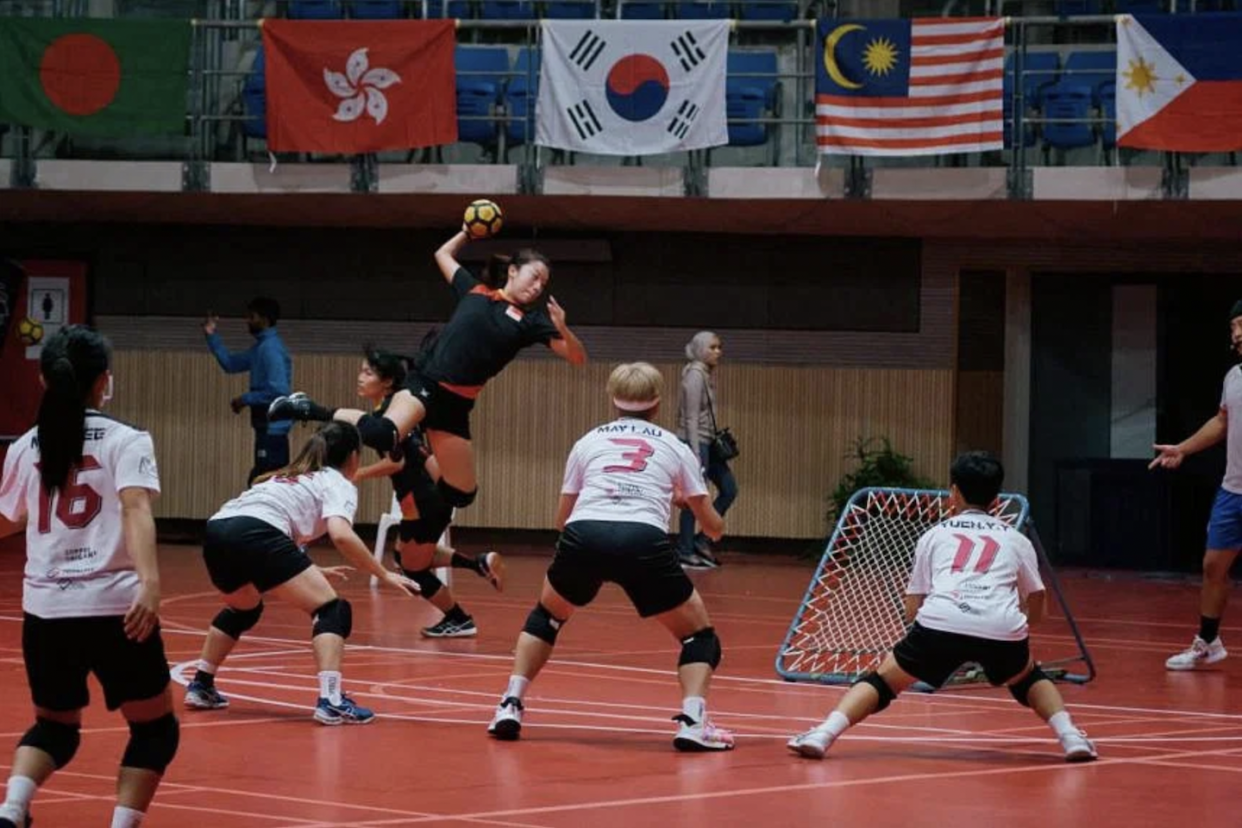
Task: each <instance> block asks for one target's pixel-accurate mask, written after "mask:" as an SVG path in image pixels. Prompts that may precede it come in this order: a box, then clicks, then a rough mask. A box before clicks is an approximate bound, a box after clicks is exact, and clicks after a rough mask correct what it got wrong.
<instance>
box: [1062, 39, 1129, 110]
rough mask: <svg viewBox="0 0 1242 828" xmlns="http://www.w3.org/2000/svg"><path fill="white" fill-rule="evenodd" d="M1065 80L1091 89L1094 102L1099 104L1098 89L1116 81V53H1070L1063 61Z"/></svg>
mask: <svg viewBox="0 0 1242 828" xmlns="http://www.w3.org/2000/svg"><path fill="white" fill-rule="evenodd" d="M1063 77H1064V78H1065V80H1066V81H1067V82H1069V83H1081V84H1085V85H1086V86H1090V87H1091V91H1092V94H1093V96H1094V102H1095V103H1096V105H1097V106H1098V105H1099V103H1100V87H1101V86H1103V85H1104V84H1106V83H1115V82H1116V80H1117V53H1116V52H1070V55H1069V57H1067V58H1066V59H1065V74H1064V75H1063Z"/></svg>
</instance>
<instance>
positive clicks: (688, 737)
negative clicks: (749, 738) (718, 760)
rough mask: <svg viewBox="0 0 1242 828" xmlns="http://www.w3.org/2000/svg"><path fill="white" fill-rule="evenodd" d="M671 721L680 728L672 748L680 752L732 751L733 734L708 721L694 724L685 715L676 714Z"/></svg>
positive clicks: (692, 720)
mask: <svg viewBox="0 0 1242 828" xmlns="http://www.w3.org/2000/svg"><path fill="white" fill-rule="evenodd" d="M673 721H675V722H677V723H679V724H680V725H681V726H680V727H678V728H677V735H676V736H674V737H673V747H675V748H677V749H678V750H680V751H685V752H694V751H708V750H733V734H732V733H730V732H729V731H727V730H725V729H724V728H721V727H716V726H715V725H714V724H712V723H711V722H709V721H706V720H704V721H701V722H695V721H694V719H692V718H690V717H689V716H687V715H686V714H685V713H678V714H677V715H676V716H674V717H673Z"/></svg>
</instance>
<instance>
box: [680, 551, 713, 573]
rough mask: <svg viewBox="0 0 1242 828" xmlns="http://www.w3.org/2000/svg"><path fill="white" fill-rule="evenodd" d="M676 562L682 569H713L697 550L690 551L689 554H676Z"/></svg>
mask: <svg viewBox="0 0 1242 828" xmlns="http://www.w3.org/2000/svg"><path fill="white" fill-rule="evenodd" d="M677 562H678V563H679V564H681V568H682V569H695V570H701V569H715V567H714V566H712V565H711V563H709V562H708V561H707V560H706V559H704V558H703V557H702V556H701V555H699V553H698V552H691V553H690V554H689V555H678V557H677Z"/></svg>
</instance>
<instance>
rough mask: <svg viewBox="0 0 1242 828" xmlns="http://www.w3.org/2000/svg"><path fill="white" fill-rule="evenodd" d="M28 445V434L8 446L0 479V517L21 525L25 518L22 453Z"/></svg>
mask: <svg viewBox="0 0 1242 828" xmlns="http://www.w3.org/2000/svg"><path fill="white" fill-rule="evenodd" d="M29 443H30V434H29V433H27V434H24V435H22V437H21V439H19V440H18V441H17V442H16V443H14V444H13V445H11V446H9V451H8V453H7V454H5V456H4V475H3V476H2V477H0V515H3V516H4V518H5V520H9V521H12V522H13V523H21V521H22V519H23V518H25V517H26V487H25V486H24V485H23V483H24V481H23V474H22V470H23V466H24V464H23V463H22V462H21V457H22V452H23V451H24V450H26V448H27V447H28V445H29Z"/></svg>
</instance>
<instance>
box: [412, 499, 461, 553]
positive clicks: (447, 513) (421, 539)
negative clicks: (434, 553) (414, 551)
mask: <svg viewBox="0 0 1242 828" xmlns="http://www.w3.org/2000/svg"><path fill="white" fill-rule="evenodd" d="M420 509H421V511H420V514H419V516H418V519H417V520H410V521H402V523H408V524H410V526H409V527H407V528H405V529H404V531H402V536H403V537H402V540H408V541H413V542H414V543H418V544H423V543H435V542H436V541H438V540H439V539H440V536H441V535H443V534H444V530H445V529H447V528H448V525H449V524H450V523H452V522H453V507H452V506H449V505H448V504H447V503H444V502H442V501H441V502H437V503H436V505H434V506H428V507H426V508H421V507H420Z"/></svg>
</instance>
